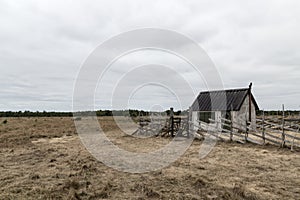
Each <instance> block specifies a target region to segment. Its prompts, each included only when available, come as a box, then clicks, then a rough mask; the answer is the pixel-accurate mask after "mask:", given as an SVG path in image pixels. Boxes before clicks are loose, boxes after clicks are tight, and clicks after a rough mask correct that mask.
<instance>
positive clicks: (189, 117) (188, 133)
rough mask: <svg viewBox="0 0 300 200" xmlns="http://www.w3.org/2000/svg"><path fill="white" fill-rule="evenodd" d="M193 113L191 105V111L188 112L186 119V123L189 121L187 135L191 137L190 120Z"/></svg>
mask: <svg viewBox="0 0 300 200" xmlns="http://www.w3.org/2000/svg"><path fill="white" fill-rule="evenodd" d="M191 115H192V107H189V112H188V116H187V121H186V123H187V125H186V127H187V130H186V132H187V137H188V138H190V120H191V119H192V116H191Z"/></svg>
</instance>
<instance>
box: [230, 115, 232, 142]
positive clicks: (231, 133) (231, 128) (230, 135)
mask: <svg viewBox="0 0 300 200" xmlns="http://www.w3.org/2000/svg"><path fill="white" fill-rule="evenodd" d="M232 140H233V125H232V119H231V120H230V141H231V142H232Z"/></svg>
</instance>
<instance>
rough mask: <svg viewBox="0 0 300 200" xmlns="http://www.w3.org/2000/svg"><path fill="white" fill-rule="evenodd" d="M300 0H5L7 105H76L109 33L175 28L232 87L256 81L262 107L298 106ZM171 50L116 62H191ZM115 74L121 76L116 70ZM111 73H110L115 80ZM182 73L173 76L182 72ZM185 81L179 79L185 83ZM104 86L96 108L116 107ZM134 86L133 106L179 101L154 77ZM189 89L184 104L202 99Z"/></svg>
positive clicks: (3, 91)
mask: <svg viewBox="0 0 300 200" xmlns="http://www.w3.org/2000/svg"><path fill="white" fill-rule="evenodd" d="M299 6H300V2H299V1H297V0H294V1H289V0H282V1H276V0H269V1H261V0H257V1H256V0H252V1H240V0H237V1H230V0H229V1H214V0H209V1H199V0H193V1H191V0H190V1H182V0H170V1H162V0H150V1H138V0H135V1H127V0H119V1H114V0H110V1H89V0H84V1H83V0H82V1H77V0H74V1H71V0H65V1H61V0H60V1H56V0H51V1H50V0H49V1H40V0H36V1H31V0H26V1H21V0H20V1H18V0H16V1H11V0H1V1H0V44H1V45H0V68H1V72H0V85H1V86H0V110H32V111H35V110H41V111H42V110H56V111H70V110H72V94H73V87H74V82H75V80H76V76H77V74H78V72H79V70H80V66H81V64H82V63H83V62H84V60H85V59H86V58H87V57H88V56H89V54H90V53H91V52H92V51H93V50H94V49H95V48H96V47H97V46H98V45H99V44H101V43H102V42H104V41H105V40H107V39H109V38H110V37H112V36H114V35H117V34H120V33H122V32H124V31H129V30H132V29H137V28H143V27H155V28H162V29H169V30H174V31H177V32H179V33H182V34H184V35H187V36H188V37H190V38H192V39H193V40H194V41H196V42H197V43H198V44H199V45H200V46H201V47H202V48H203V49H204V50H205V51H206V52H207V54H208V55H209V57H210V58H211V59H212V60H213V62H214V63H215V66H216V68H217V69H218V71H219V73H220V76H221V78H222V81H223V84H224V87H225V88H241V87H242V88H243V87H247V86H248V85H249V82H253V93H254V95H255V97H256V99H257V102H258V104H259V106H260V108H261V109H276V110H278V109H280V108H281V104H285V106H286V108H287V109H300V102H299V99H300V89H299V85H300V79H299V77H300V50H299V47H300V12H299ZM168 56H169V57H170V55H165V54H163V53H160V54H158V53H157V52H151V51H146V52H136V53H133V54H132V55H128V56H127V57H126V56H125V57H124V58H121V59H120V60H118V62H116V64H115V68H118V66H119V67H120V66H135V65H141V64H143V63H144V64H149V59H152V62H153V59H154V60H155V59H158V60H160V61H161V60H165V63H163V64H166V65H176V66H177V65H178V66H180V65H182V66H183V65H184V64H180V62H181V61H180V60H176V59H177V58H174V56H173V58H172V59H170V61H168V60H169V59H168ZM174 61H176V62H174ZM160 64H161V63H160ZM153 69H155V67H154V68H153ZM110 73H119V76H121V75H122V72H120V71H118V70H116V71H111V72H110ZM136 73H137V72H136ZM141 73H142V74H143V73H144V72H141ZM165 73H167V74H168V73H169V72H167V71H165V72H163V73H161V72H159V70H156V71H153V74H152V75H151V76H153V77H157V76H164V77H165ZM172 73H173V72H171V74H172ZM134 74H135V73H133V74H131V75H130V76H128V77H127V79H124V80H122V81H123V82H122V85H127V84H128V85H130V84H133V85H135V83H134V82H132V81H133V79H135V78H136V77H137V76H139V74H138V73H137V74H135V76H134ZM112 77H113V75H112V74H109V73H108V74H107V76H106V79H107V81H106V83H107V84H108V85H109V83H110V82H109V80H110V79H112ZM130 77H131V79H130ZM176 77H177V75H176V74H174V76H173V78H171V79H170V80H173V81H171V82H176V80H179V79H180V77H177V78H178V79H177V78H176ZM190 79H193V77H190ZM189 81H191V82H193V80H189ZM202 82H203V81H199V82H198V83H197V84H198V85H196V86H195V87H197V89H196V90H197V91H196V93H199V92H200V91H203V90H206V89H207V88H205V84H202ZM180 86H181V84H177V85H176V84H175V85H174V87H175V88H177V89H179V90H180ZM181 91H182V93H180V92H179V94H177V95H183V94H184V92H185V90H184V88H183V89H182V90H181ZM106 92H111V89H107V91H106V90H105V87H104V89H103V87H102V89H101V91H96V96H95V100H96V108H98V109H106V108H111V105H110V102H109V101H108V100H107V99H106V96H105V93H106ZM149 94H152V95H149ZM131 95H132V96H133V98H132V99H126V100H128V101H127V102H128V105H127V107H133V108H141V109H150V108H152V107H155V106H157V105H160V106H161V107H163V108H165V107H168V106H173V105H174V104H176V98H175V97H176V96H174V95H173V93H172V91H168V90H164V89H162V88H159V87H157V86H155V85H153V87H151V86H147V87H144V88H142V89H140V90H137V91H135V92H134V91H133V93H131ZM186 96H187V98H186V100H185V102H184V103H183V105H181V106H182V107H183V108H185V107H186V106H188V104H189V103H191V101H192V100H193V98H194V97H192V96H190V95H186ZM141 102H143V103H141ZM177 103H178V102H177ZM156 104H157V105H156ZM125 107H126V106H125ZM158 107H159V106H158ZM175 107H178V106H177V105H175Z"/></svg>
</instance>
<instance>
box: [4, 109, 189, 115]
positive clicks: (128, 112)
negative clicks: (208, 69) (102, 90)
mask: <svg viewBox="0 0 300 200" xmlns="http://www.w3.org/2000/svg"><path fill="white" fill-rule="evenodd" d="M184 112H186V111H183V113H184ZM95 113H96V115H97V116H131V117H138V116H149V115H150V112H149V111H143V110H132V109H129V110H113V111H112V110H97V111H95V112H91V111H82V112H77V113H75V115H76V116H77V115H80V116H93V115H95ZM151 113H153V112H151ZM156 113H159V112H156ZM165 113H167V115H169V114H170V111H169V110H167V111H165ZM180 113H181V111H176V112H174V114H175V115H180ZM72 116H73V113H72V112H48V111H42V112H40V111H35V112H33V111H0V117H72Z"/></svg>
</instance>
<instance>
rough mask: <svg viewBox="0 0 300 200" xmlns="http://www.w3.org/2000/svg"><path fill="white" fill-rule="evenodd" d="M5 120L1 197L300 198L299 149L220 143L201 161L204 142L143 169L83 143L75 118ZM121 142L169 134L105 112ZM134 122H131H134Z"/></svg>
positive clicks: (146, 144) (157, 143) (141, 145)
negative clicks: (141, 131) (121, 166)
mask: <svg viewBox="0 0 300 200" xmlns="http://www.w3.org/2000/svg"><path fill="white" fill-rule="evenodd" d="M4 120H5V119H4V118H1V119H0V123H1V124H0V199H149V198H152V199H233V200H234V199H249V200H250V199H300V187H299V186H300V179H299V177H300V157H299V156H300V152H297V151H296V152H291V151H290V150H288V149H280V148H278V147H275V146H271V145H266V146H258V145H253V144H238V143H229V142H228V143H227V142H224V143H221V142H219V143H218V144H217V145H216V147H215V148H214V149H213V151H212V152H211V153H210V154H209V155H208V156H207V157H206V158H205V159H202V160H200V159H199V157H198V151H199V147H200V145H201V141H194V142H193V144H192V146H191V147H190V148H189V149H188V151H187V152H186V153H185V155H184V156H182V157H181V158H180V159H179V160H177V161H176V162H175V163H173V164H171V165H170V166H169V167H167V168H164V169H162V170H159V171H155V172H149V173H144V174H130V173H124V172H120V171H116V170H114V169H111V168H109V167H107V166H105V165H104V164H102V163H100V162H99V161H97V160H95V159H94V158H93V157H92V156H91V155H90V154H89V152H88V151H87V150H86V149H85V147H84V146H83V145H82V144H81V141H80V140H79V137H78V136H77V134H76V130H75V127H74V122H73V119H72V118H7V123H5V124H4V123H3V121H4ZM99 121H100V123H101V126H102V128H103V129H104V130H105V131H106V132H107V134H108V137H109V138H111V140H112V141H113V142H114V143H115V144H117V145H119V146H120V147H121V148H124V149H126V150H130V151H133V152H149V151H152V150H155V149H157V148H159V147H162V146H163V145H165V144H167V143H168V142H169V141H170V139H169V138H161V137H153V138H147V139H138V138H133V137H129V136H128V135H125V134H124V133H123V132H122V131H121V130H120V129H118V127H117V126H116V125H115V124H114V123H113V122H112V118H111V117H101V118H99ZM128 128H131V127H128Z"/></svg>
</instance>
